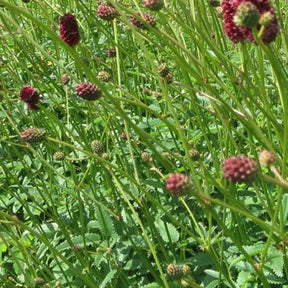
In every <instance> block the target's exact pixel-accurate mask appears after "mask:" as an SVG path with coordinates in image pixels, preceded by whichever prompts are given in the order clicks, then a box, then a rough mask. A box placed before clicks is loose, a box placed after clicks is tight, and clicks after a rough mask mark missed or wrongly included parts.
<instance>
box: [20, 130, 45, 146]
mask: <svg viewBox="0 0 288 288" xmlns="http://www.w3.org/2000/svg"><path fill="white" fill-rule="evenodd" d="M45 135H46V130H45V129H44V128H28V129H26V130H24V131H22V132H21V139H22V140H23V141H24V142H27V143H31V142H38V141H41V140H43V139H44V138H45Z"/></svg>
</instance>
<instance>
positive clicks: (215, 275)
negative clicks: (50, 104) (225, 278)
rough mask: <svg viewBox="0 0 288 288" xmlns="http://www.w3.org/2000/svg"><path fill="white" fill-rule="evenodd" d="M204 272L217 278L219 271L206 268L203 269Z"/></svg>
mask: <svg viewBox="0 0 288 288" xmlns="http://www.w3.org/2000/svg"><path fill="white" fill-rule="evenodd" d="M204 272H205V273H206V274H207V275H209V276H211V277H213V278H217V279H219V277H220V273H219V272H218V271H215V270H212V269H206V270H204Z"/></svg>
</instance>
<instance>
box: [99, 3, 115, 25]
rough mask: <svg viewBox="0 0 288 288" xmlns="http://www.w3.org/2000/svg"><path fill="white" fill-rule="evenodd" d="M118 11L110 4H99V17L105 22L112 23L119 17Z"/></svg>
mask: <svg viewBox="0 0 288 288" xmlns="http://www.w3.org/2000/svg"><path fill="white" fill-rule="evenodd" d="M117 15H118V14H117V11H116V9H115V8H114V7H113V6H112V5H111V4H109V3H105V2H99V3H98V9H97V16H98V17H99V18H101V19H103V20H107V21H112V20H114V19H115V18H116V17H117Z"/></svg>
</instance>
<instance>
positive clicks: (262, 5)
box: [221, 0, 279, 44]
mask: <svg viewBox="0 0 288 288" xmlns="http://www.w3.org/2000/svg"><path fill="white" fill-rule="evenodd" d="M243 3H251V4H253V5H255V7H256V8H257V9H258V12H259V14H260V17H261V16H262V15H263V14H266V13H267V12H269V15H271V16H272V20H271V23H269V25H267V26H265V27H262V26H261V25H259V24H258V25H257V26H256V29H257V31H258V32H259V31H260V29H262V28H264V31H263V33H261V35H260V37H261V40H262V41H263V43H264V44H269V43H271V42H273V41H274V40H275V38H276V36H277V33H278V32H279V26H278V21H277V17H276V14H275V12H274V9H273V7H272V6H271V5H270V3H269V2H268V0H223V1H222V4H221V7H222V9H223V24H224V31H225V34H226V35H227V36H228V38H229V39H230V40H231V41H232V42H234V43H237V42H241V41H247V42H252V43H255V39H254V36H253V33H252V30H251V29H250V28H247V27H243V26H236V24H235V21H234V20H235V15H236V13H237V8H238V7H239V5H240V4H243Z"/></svg>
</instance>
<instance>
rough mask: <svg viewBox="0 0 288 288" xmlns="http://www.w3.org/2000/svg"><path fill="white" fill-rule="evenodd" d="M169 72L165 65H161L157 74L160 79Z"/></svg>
mask: <svg viewBox="0 0 288 288" xmlns="http://www.w3.org/2000/svg"><path fill="white" fill-rule="evenodd" d="M169 72H170V69H169V67H168V66H167V64H166V63H162V64H160V65H159V67H158V73H159V75H160V77H166V76H167V75H168V74H169Z"/></svg>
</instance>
